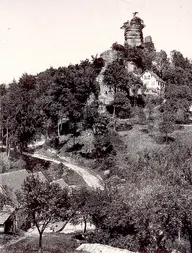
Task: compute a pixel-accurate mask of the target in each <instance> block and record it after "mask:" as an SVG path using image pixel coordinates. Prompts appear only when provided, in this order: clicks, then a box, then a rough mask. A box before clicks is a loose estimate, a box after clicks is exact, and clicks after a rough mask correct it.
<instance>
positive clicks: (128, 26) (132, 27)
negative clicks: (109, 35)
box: [121, 13, 145, 47]
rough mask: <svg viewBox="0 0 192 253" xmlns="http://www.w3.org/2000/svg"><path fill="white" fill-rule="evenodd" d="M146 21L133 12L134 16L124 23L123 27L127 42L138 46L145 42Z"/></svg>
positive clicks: (131, 45)
mask: <svg viewBox="0 0 192 253" xmlns="http://www.w3.org/2000/svg"><path fill="white" fill-rule="evenodd" d="M144 27H145V25H144V22H143V20H142V19H141V18H139V17H138V16H136V13H134V14H133V18H132V19H131V20H130V21H129V20H128V21H127V22H125V23H124V24H123V26H122V27H121V29H124V30H125V32H124V36H125V44H127V45H128V46H130V47H138V46H141V45H142V43H143V32H142V30H143V28H144Z"/></svg>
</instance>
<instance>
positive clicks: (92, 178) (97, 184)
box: [23, 152, 104, 190]
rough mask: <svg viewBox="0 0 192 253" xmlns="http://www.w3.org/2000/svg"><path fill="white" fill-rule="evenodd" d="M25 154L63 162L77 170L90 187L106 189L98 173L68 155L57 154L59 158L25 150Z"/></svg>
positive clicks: (58, 162)
mask: <svg viewBox="0 0 192 253" xmlns="http://www.w3.org/2000/svg"><path fill="white" fill-rule="evenodd" d="M23 154H24V155H27V156H31V157H34V158H38V159H42V160H44V161H49V162H53V163H56V164H60V163H62V164H63V165H65V166H66V167H68V168H69V169H71V170H73V171H75V172H77V173H78V174H79V175H80V176H81V177H82V178H83V179H84V181H85V182H86V184H87V185H88V186H89V187H91V188H93V189H101V190H103V189H104V183H103V180H102V178H101V177H100V176H99V175H97V174H96V173H94V172H93V171H91V170H90V169H89V168H85V167H82V166H79V165H76V164H74V163H73V162H72V161H71V160H70V159H69V158H67V157H63V156H59V155H57V158H52V157H49V156H47V155H42V154H39V153H34V154H30V153H27V152H23Z"/></svg>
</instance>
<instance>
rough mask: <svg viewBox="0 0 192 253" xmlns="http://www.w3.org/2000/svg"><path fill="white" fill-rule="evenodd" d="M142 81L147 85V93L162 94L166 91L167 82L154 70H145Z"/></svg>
mask: <svg viewBox="0 0 192 253" xmlns="http://www.w3.org/2000/svg"><path fill="white" fill-rule="evenodd" d="M141 81H142V82H143V86H144V87H145V94H146V95H148V94H149V95H158V96H161V95H163V94H164V92H165V82H164V81H163V80H162V79H161V78H160V77H159V76H158V75H157V74H155V73H154V72H152V71H149V70H145V71H144V72H143V73H142V74H141Z"/></svg>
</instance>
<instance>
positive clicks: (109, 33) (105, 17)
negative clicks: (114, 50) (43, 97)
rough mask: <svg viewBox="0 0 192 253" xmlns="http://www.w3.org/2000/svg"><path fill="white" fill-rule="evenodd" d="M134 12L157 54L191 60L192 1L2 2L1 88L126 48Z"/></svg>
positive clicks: (26, 0)
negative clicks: (115, 47)
mask: <svg viewBox="0 0 192 253" xmlns="http://www.w3.org/2000/svg"><path fill="white" fill-rule="evenodd" d="M134 11H138V12H139V16H140V17H141V18H142V19H144V22H145V25H146V28H145V29H144V30H143V32H144V36H147V35H151V36H152V38H153V41H154V43H155V46H156V49H157V50H160V49H164V50H166V51H167V52H170V51H171V50H173V49H176V50H179V51H181V52H182V53H183V54H184V56H188V57H189V58H192V50H191V44H192V32H191V27H192V0H0V83H2V82H5V83H8V82H10V81H12V80H13V78H16V80H17V79H18V78H19V77H20V76H21V75H22V73H24V72H27V73H29V74H36V73H38V72H40V71H43V70H45V69H47V68H49V67H50V66H53V67H59V66H66V65H68V64H69V63H78V62H79V61H80V60H83V59H85V58H90V56H91V55H95V54H96V53H98V54H100V53H102V52H103V51H105V50H107V49H109V48H110V47H111V45H112V43H114V42H116V41H117V42H119V43H121V44H123V43H124V32H123V30H121V29H120V27H121V26H122V24H123V23H124V22H125V21H127V20H128V19H130V18H131V17H132V12H134Z"/></svg>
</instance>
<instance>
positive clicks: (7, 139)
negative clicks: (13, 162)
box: [5, 126, 9, 155]
mask: <svg viewBox="0 0 192 253" xmlns="http://www.w3.org/2000/svg"><path fill="white" fill-rule="evenodd" d="M6 130H7V134H6V144H5V145H6V153H7V155H8V152H9V130H8V126H7V129H6Z"/></svg>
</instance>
